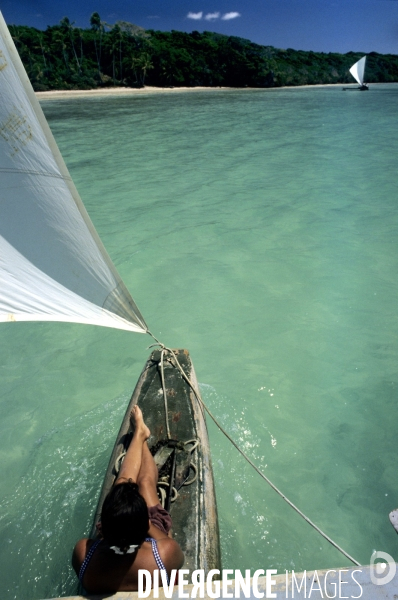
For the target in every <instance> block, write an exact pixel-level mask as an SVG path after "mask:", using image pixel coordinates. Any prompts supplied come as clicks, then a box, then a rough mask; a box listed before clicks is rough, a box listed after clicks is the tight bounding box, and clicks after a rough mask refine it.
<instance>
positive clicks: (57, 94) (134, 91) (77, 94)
mask: <svg viewBox="0 0 398 600" xmlns="http://www.w3.org/2000/svg"><path fill="white" fill-rule="evenodd" d="M344 85H349V84H346V83H324V84H322V83H320V84H312V85H290V86H281V87H272V88H271V87H269V88H249V87H247V88H236V87H205V86H197V87H171V88H161V87H153V86H145V87H143V88H125V87H114V88H99V89H98V88H96V89H92V90H49V91H46V92H35V94H36V97H37V99H38V100H55V99H59V98H64V99H69V98H83V97H96V96H98V97H103V96H139V95H145V94H180V93H182V92H184V93H185V92H188V93H195V92H220V91H221V92H228V91H235V92H236V91H254V90H258V91H265V90H267V91H269V90H286V89H305V88H320V87H341V86H344ZM353 85H354V84H353ZM377 85H380V84H377Z"/></svg>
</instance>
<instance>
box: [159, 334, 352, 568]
mask: <svg viewBox="0 0 398 600" xmlns="http://www.w3.org/2000/svg"><path fill="white" fill-rule="evenodd" d="M148 333H149V335H150V336H151V337H152V338H153V339H154V340H155V342H156V344H152V346H150V348H152V347H153V346H155V345H158V346H160V348H161V349H162V354H161V359H162V361H163V353H164V351H167V352H169V353H170V354H171V355H172V356H173V358H174V360H175V363H176V366H177V367H178V369H179V371H180V372H181V375H182V377H183V378H184V379H185V381H186V382H187V383H188V385H189V386H190V388H191V389H192V391H193V393H194V394H195V396H196V399H197V400H198V402H199V404H200V405H201V406H202V407H203V408H204V409H205V411H206V412H207V414H208V415H209V417H210V418H211V419H212V420H213V422H214V423H215V425H217V427H218V428H219V430H220V431H221V432H222V433H223V434H224V435H225V437H226V438H227V439H228V440H229V441H230V442H231V444H232V445H233V446H234V447H235V448H236V449H237V451H238V452H239V453H240V454H241V455H242V456H243V458H244V459H245V460H246V461H247V462H248V463H249V465H251V466H252V467H253V469H254V470H255V471H256V472H257V473H258V474H259V475H260V477H262V478H263V479H264V480H265V481H266V482H267V483H268V485H270V486H271V487H272V489H273V490H274V491H275V492H276V493H277V494H279V496H280V497H281V498H283V500H285V502H287V504H289V506H291V508H293V509H294V510H295V511H296V512H297V513H298V514H299V515H300V516H301V517H302V518H303V519H304V520H305V521H306V522H307V523H308V524H309V525H311V527H313V528H314V529H315V530H316V531H317V532H318V533H319V534H320V535H321V536H322V537H323V538H325V540H327V541H328V542H329V543H330V544H331V545H332V546H334V547H335V548H336V550H339V552H341V553H342V554H344V556H345V557H346V558H348V559H349V560H350V561H351V562H352V563H354V565H358V566H359V567H360V566H361V563H359V562H358V561H357V560H355V558H353V557H352V556H350V555H349V554H348V553H347V552H346V551H345V550H344V549H343V548H341V546H339V545H338V544H337V543H336V542H335V541H334V540H332V538H330V537H329V536H328V535H327V534H326V533H325V532H324V531H322V529H320V528H319V527H318V526H317V525H315V523H314V522H313V521H311V519H310V518H309V517H307V516H306V515H305V514H304V513H303V512H302V511H301V510H300V509H299V508H298V507H297V506H296V505H295V504H293V502H292V501H291V500H289V498H287V497H286V496H285V494H283V492H281V490H280V489H279V488H277V487H276V485H274V484H273V483H272V481H271V480H270V479H268V477H267V476H266V475H264V473H263V472H262V471H261V470H260V469H259V468H258V467H257V466H256V465H255V464H254V463H253V461H252V460H251V459H250V458H249V457H248V456H247V454H246V453H245V452H244V451H243V450H242V449H241V448H240V447H239V446H238V444H237V443H236V442H235V441H234V440H233V439H232V438H231V436H230V435H229V434H228V433H227V432H226V431H225V429H224V428H223V427H222V425H221V424H220V423H219V422H218V420H217V419H216V417H215V416H214V415H213V414H212V413H211V411H210V410H209V408H208V407H207V405H206V404H205V403H204V402H203V400H202V398H201V397H200V395H199V393H198V392H197V390H196V389H195V386H194V385H193V383H192V382H191V381H190V379H189V378H188V376H187V375H186V373H185V371H184V369H183V368H182V367H181V365H180V363H179V362H178V359H177V357H176V355H175V353H174V352H173V350H172V349H171V348H167V346H165V345H164V344H162V342H160V341H159V340H158V339H157V338H156V337H155V336H154V335H153V334H152V333H151V332H150V331H149V330H148ZM162 365H163V362H162Z"/></svg>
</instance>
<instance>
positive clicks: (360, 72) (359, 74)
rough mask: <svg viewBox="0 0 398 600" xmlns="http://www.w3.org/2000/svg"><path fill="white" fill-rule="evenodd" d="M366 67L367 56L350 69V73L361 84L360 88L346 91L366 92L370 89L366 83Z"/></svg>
mask: <svg viewBox="0 0 398 600" xmlns="http://www.w3.org/2000/svg"><path fill="white" fill-rule="evenodd" d="M365 65H366V56H363V57H362V58H360V59H359V60H358V61H357V62H356V63H355V64H354V65H352V67H351V68H350V73H351V75H352V76H353V77H354V79H355V80H356V81H357V82H358V83H359V86H360V87H359V88H343V89H344V90H361V91H365V90H368V89H369V86H368V85H367V84H366V83H365V82H364V77H365Z"/></svg>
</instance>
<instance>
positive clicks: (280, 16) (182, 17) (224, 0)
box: [0, 0, 398, 54]
mask: <svg viewBox="0 0 398 600" xmlns="http://www.w3.org/2000/svg"><path fill="white" fill-rule="evenodd" d="M0 9H1V11H2V13H3V16H4V18H5V20H6V22H7V23H8V24H20V25H31V26H34V27H37V28H39V29H45V28H46V26H47V25H54V24H56V23H58V22H59V21H60V19H61V18H62V17H64V16H68V17H69V18H70V20H71V21H74V22H75V25H77V26H79V27H88V26H89V19H90V15H91V14H92V13H93V12H94V11H97V12H99V14H100V16H101V19H102V20H104V21H106V22H108V23H114V22H115V21H118V20H123V21H130V22H132V23H135V24H136V25H140V26H141V27H144V28H145V29H160V30H163V31H166V30H171V29H177V30H179V31H187V32H190V31H193V30H195V29H196V30H197V31H205V30H207V31H217V32H219V33H224V34H226V35H237V36H240V37H244V38H247V39H250V40H252V41H253V42H256V43H258V44H264V45H272V46H276V47H278V48H295V49H297V50H314V51H322V52H348V51H349V50H353V51H358V52H359V51H361V52H364V53H365V52H371V51H376V52H382V53H393V54H397V53H398V0H112V1H109V0H0Z"/></svg>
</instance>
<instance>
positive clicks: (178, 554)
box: [157, 537, 184, 571]
mask: <svg viewBox="0 0 398 600" xmlns="http://www.w3.org/2000/svg"><path fill="white" fill-rule="evenodd" d="M157 544H158V549H159V554H160V556H161V559H162V561H163V563H164V565H165V567H166V569H167V570H168V571H170V570H171V569H181V567H182V565H183V564H184V553H183V551H182V550H181V548H180V545H179V544H178V543H177V542H176V541H175V540H173V539H172V538H169V537H166V538H163V539H161V540H158V542H157Z"/></svg>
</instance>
